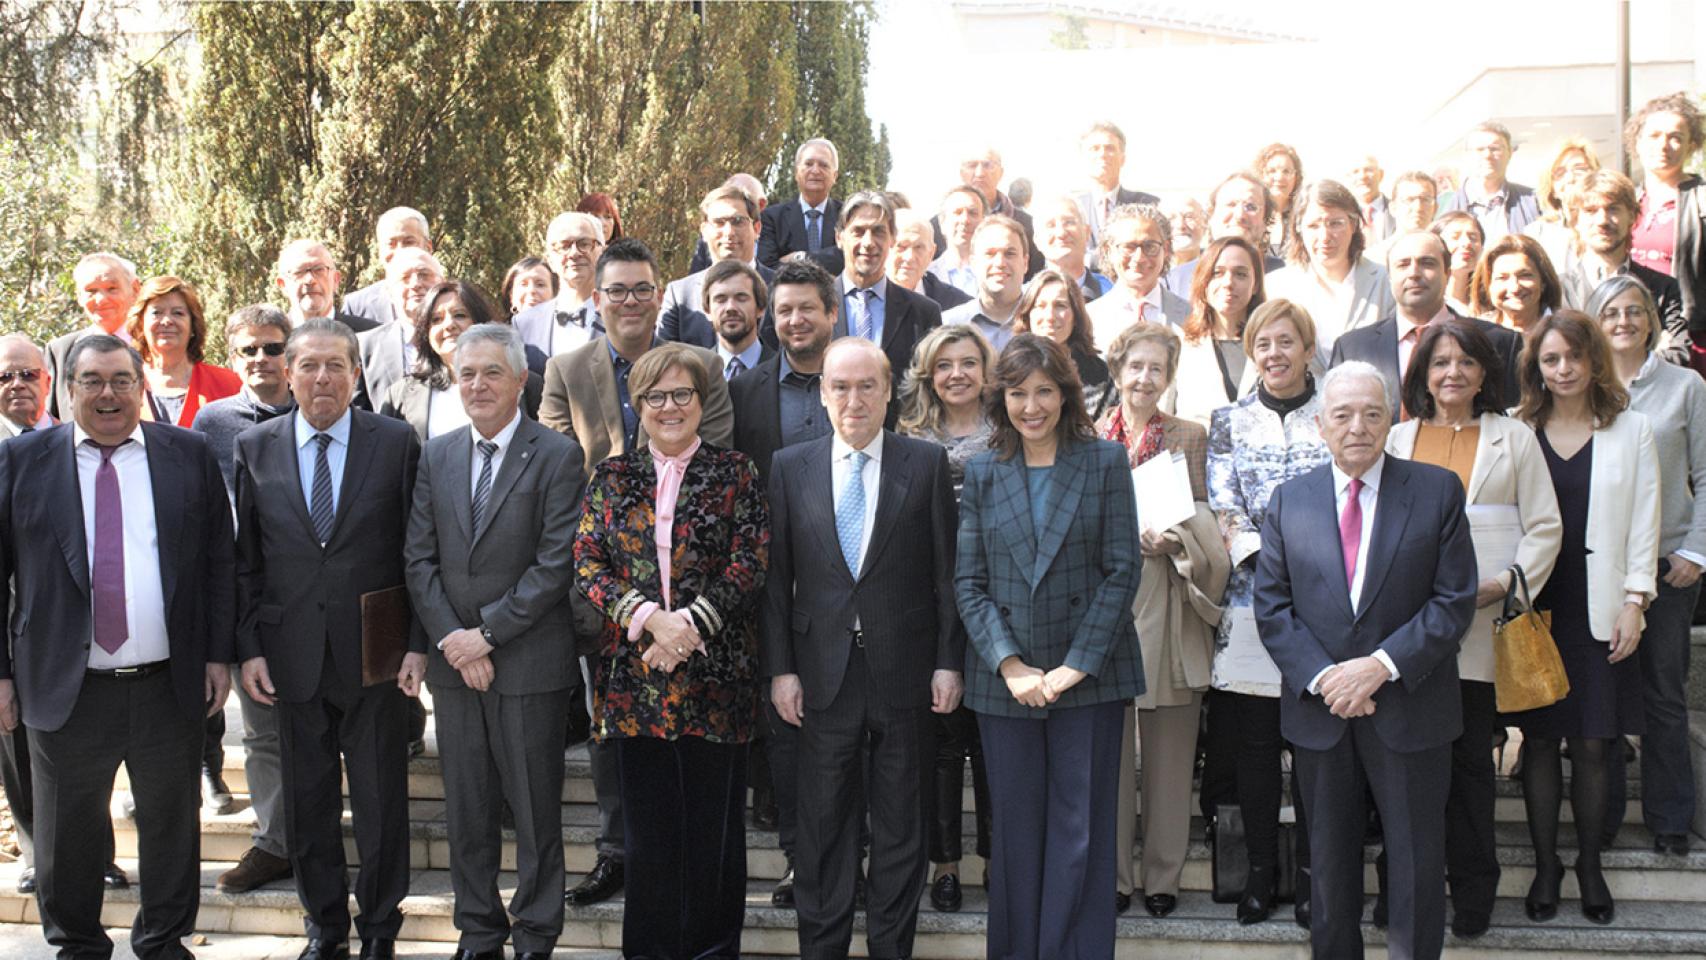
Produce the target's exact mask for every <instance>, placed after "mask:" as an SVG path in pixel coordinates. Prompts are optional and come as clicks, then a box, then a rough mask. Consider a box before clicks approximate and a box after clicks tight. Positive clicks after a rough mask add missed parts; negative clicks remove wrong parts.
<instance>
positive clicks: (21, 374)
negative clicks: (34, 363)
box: [0, 367, 42, 385]
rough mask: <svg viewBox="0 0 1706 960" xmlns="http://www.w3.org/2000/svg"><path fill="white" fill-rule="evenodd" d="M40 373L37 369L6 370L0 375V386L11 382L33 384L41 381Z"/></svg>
mask: <svg viewBox="0 0 1706 960" xmlns="http://www.w3.org/2000/svg"><path fill="white" fill-rule="evenodd" d="M41 373H42V372H41V369H40V368H39V367H38V368H36V369H33V370H7V371H5V372H3V373H0V385H3V384H8V383H11V382H12V381H13V380H22V381H23V382H25V383H35V382H36V381H37V380H40V379H41Z"/></svg>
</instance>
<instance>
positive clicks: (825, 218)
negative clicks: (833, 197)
mask: <svg viewBox="0 0 1706 960" xmlns="http://www.w3.org/2000/svg"><path fill="white" fill-rule="evenodd" d="M799 204H800V221H801V222H802V223H804V224H805V225H806V246H807V247H808V248H809V247H810V246H811V241H812V238H811V232H812V218H811V217H808V216H806V211H808V210H816V211H817V212H818V218H817V248H818V249H819V250H822V249H823V248H824V247H833V246H835V224H833V223H830V222H829V212H828V210H827V209H826V208H827V207H828V206H829V197H828V196H827V195H825V196H824V198H823V202H822V203H819V204H818V205H817V206H815V207H814V206H812V205H811V204H809V203H807V202H806V198H805V197H800V198H799Z"/></svg>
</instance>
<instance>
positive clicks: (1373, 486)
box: [1333, 453, 1386, 497]
mask: <svg viewBox="0 0 1706 960" xmlns="http://www.w3.org/2000/svg"><path fill="white" fill-rule="evenodd" d="M1385 469H1386V454H1384V453H1382V454H1381V455H1380V459H1379V460H1376V461H1374V466H1372V467H1369V468H1368V470H1367V471H1365V472H1364V473H1363V475H1362V485H1363V486H1364V487H1367V488H1368V489H1370V490H1373V491H1374V492H1375V493H1376V494H1379V493H1380V474H1381V472H1382V471H1383V470H1385ZM1350 483H1351V475H1350V474H1348V473H1346V472H1344V471H1343V470H1340V469H1339V464H1338V463H1337V462H1336V461H1335V462H1334V463H1333V496H1335V497H1339V496H1343V495H1344V493H1345V488H1346V487H1348V486H1350Z"/></svg>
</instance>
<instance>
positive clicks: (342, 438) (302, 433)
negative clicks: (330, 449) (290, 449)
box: [294, 407, 354, 448]
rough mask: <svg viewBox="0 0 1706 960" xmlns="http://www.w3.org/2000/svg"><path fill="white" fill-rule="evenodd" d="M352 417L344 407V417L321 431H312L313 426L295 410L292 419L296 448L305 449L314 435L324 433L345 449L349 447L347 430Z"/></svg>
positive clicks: (299, 411)
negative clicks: (294, 426) (293, 420)
mask: <svg viewBox="0 0 1706 960" xmlns="http://www.w3.org/2000/svg"><path fill="white" fill-rule="evenodd" d="M353 417H354V414H352V413H350V411H349V408H348V407H345V408H344V415H343V416H341V417H339V418H338V419H337V421H336V422H334V423H333V424H332V425H331V426H330V427H327V428H326V429H325V430H324V431H321V430H316V429H314V427H313V425H311V424H310V423H309V422H308V418H307V417H304V416H303V415H302V411H301V410H297V411H296V416H295V418H294V419H295V421H296V446H297V447H298V448H301V447H306V446H307V445H308V442H309V441H310V440H313V439H314V435H315V434H316V433H325V434H327V435H329V436H330V437H331V438H332V439H333V440H335V441H337V442H338V443H341V444H343V445H344V446H346V447H347V446H349V428H350V421H351V419H352V418H353Z"/></svg>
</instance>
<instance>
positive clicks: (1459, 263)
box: [1428, 210, 1487, 317]
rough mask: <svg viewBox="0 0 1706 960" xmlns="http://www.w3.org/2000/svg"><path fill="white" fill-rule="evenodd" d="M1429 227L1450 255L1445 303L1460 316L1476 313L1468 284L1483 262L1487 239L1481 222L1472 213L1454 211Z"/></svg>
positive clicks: (1470, 315)
mask: <svg viewBox="0 0 1706 960" xmlns="http://www.w3.org/2000/svg"><path fill="white" fill-rule="evenodd" d="M1428 229H1429V230H1432V231H1433V233H1434V236H1436V237H1439V238H1440V240H1442V241H1443V242H1444V243H1445V250H1446V252H1447V253H1449V254H1450V255H1451V266H1450V269H1449V270H1448V271H1447V273H1446V278H1445V305H1446V306H1448V307H1450V308H1451V310H1452V312H1453V313H1455V314H1457V315H1458V316H1460V317H1473V316H1477V314H1476V312H1475V310H1474V309H1473V308H1472V307H1470V305H1469V285H1470V283H1471V281H1473V280H1474V278H1475V266H1476V265H1477V264H1479V263H1480V262H1481V247H1482V246H1483V245H1485V244H1486V242H1487V234H1486V232H1485V231H1483V230H1482V229H1481V222H1480V221H1479V220H1476V219H1475V215H1474V214H1472V213H1469V212H1467V211H1464V210H1453V211H1452V212H1450V213H1447V214H1444V215H1442V216H1441V217H1440V218H1439V219H1438V220H1435V221H1434V222H1433V223H1432V225H1430V226H1429V227H1428Z"/></svg>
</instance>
